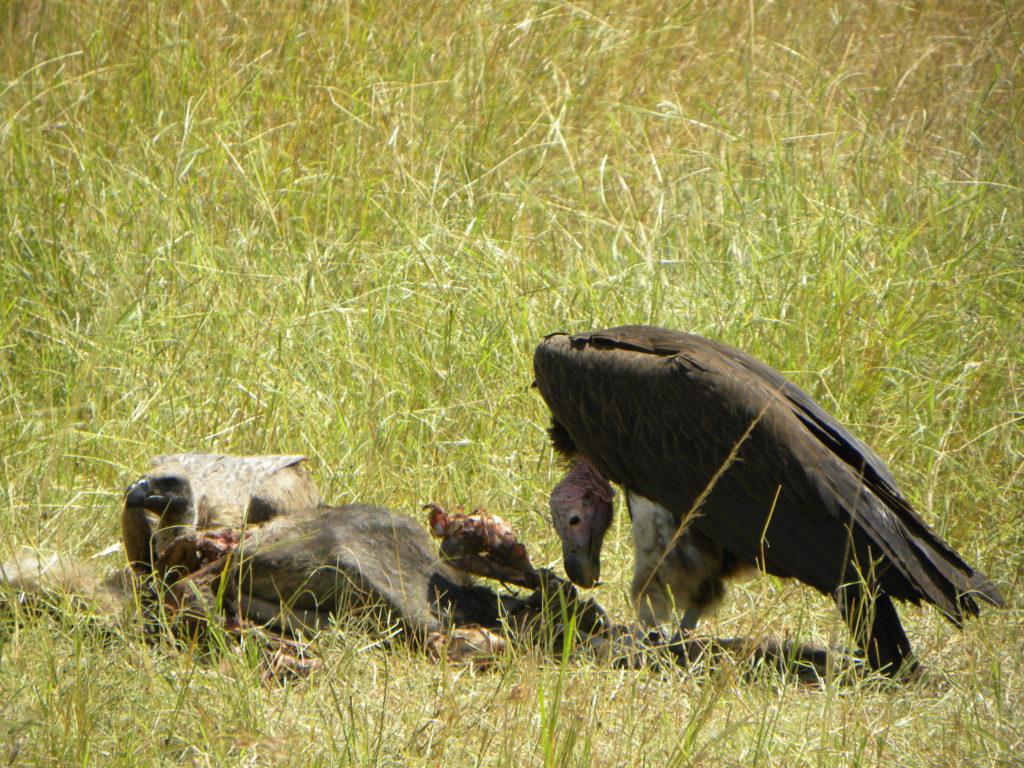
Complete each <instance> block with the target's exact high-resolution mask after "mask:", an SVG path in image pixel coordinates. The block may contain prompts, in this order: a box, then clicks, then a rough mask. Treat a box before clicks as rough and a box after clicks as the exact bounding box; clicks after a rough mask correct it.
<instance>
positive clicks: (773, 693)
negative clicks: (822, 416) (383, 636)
mask: <svg viewBox="0 0 1024 768" xmlns="http://www.w3.org/2000/svg"><path fill="white" fill-rule="evenodd" d="M1022 46H1024V8H1022V7H1021V6H1019V5H1018V4H1016V3H1014V2H1005V1H1004V2H999V1H998V0H957V1H956V2H953V1H952V0H922V1H921V2H896V1H895V0H877V2H862V3H849V4H830V3H824V2H811V3H793V2H764V1H763V0H750V2H745V3H711V2H706V1H705V0H694V1H692V2H675V3H670V2H659V1H658V0H638V2H632V3H626V2H614V1H610V0H609V1H602V0H598V1H596V2H587V3H568V2H555V1H552V2H545V1H540V0H538V1H529V2H509V1H508V0H491V1H489V2H466V3H464V2H430V3H387V2H380V3H376V2H348V3H331V2H315V1H304V0H276V2H273V3H265V2H257V1H256V0H239V1H238V2H229V3H220V2H213V1H212V0H174V1H170V2H139V1H138V0H104V1H103V2H100V1H99V0H63V1H50V2H48V1H47V0H7V1H6V2H3V3H0V445H2V452H0V559H4V558H7V557H8V556H11V555H12V554H13V553H14V552H15V551H16V548H17V547H19V546H21V545H23V544H32V545H34V546H38V547H40V548H42V549H43V550H45V551H53V552H69V553H72V554H75V555H76V556H79V557H90V556H92V555H94V554H95V553H97V552H101V551H103V550H104V549H106V548H107V547H108V546H109V545H110V544H112V543H114V542H116V541H117V538H118V534H119V526H118V510H119V505H120V503H121V494H122V493H123V490H124V487H125V486H126V485H127V483H128V482H129V481H130V480H131V479H132V478H133V477H134V476H135V475H136V474H137V473H138V472H139V471H141V470H142V469H144V468H145V467H146V464H147V460H148V458H149V457H150V456H153V455H156V454H158V453H164V452H171V451H179V450H189V449H202V450H216V451H222V452H229V453H257V452H279V453H305V454H307V455H308V456H310V457H311V469H312V471H313V473H314V474H315V475H316V477H317V478H318V480H319V482H320V484H321V487H322V489H323V492H324V496H325V497H326V498H327V499H329V500H331V501H335V502H338V503H341V502H348V501H365V502H373V503H378V504H384V505H388V506H391V507H393V508H395V509H398V510H404V511H408V512H410V513H413V514H418V510H419V507H420V505H421V504H422V503H424V502H427V501H437V502H440V503H442V504H446V505H448V504H457V503H464V504H467V505H468V506H471V507H476V506H483V507H486V508H488V509H489V510H491V511H493V512H496V513H499V514H501V515H502V516H504V517H506V518H507V519H509V520H511V521H512V522H513V523H514V524H515V525H516V527H517V528H518V529H519V531H520V532H521V534H522V537H523V539H524V540H525V541H526V542H527V543H528V544H529V546H530V547H531V551H532V552H534V559H535V560H536V561H538V562H539V563H540V564H547V565H552V566H557V564H558V560H559V554H560V553H559V548H558V546H557V543H556V541H555V537H554V534H553V532H552V531H551V529H550V526H549V525H548V523H547V519H546V506H547V502H546V494H547V491H548V489H549V488H550V487H551V485H552V484H553V482H554V481H555V480H556V479H557V477H558V476H559V475H560V472H561V467H560V466H559V465H558V463H557V462H556V460H555V457H554V455H553V453H552V451H551V449H550V448H549V446H548V444H547V440H546V437H545V434H544V429H545V427H546V418H547V416H546V411H545V409H544V407H543V404H542V403H541V402H540V398H539V397H538V396H537V394H536V393H535V392H533V391H531V389H530V387H529V385H530V382H531V369H530V355H531V351H532V348H533V345H534V344H535V343H536V341H537V340H538V339H539V338H540V337H541V336H542V335H543V334H544V333H546V332H549V331H553V330H583V329H587V328H592V327H604V326H608V325H617V324H622V323H633V322H638V323H654V324H659V325H665V326H669V327H673V328H678V329H681V330H688V331H692V332H696V333H700V334H703V335H706V336H710V337H713V338H716V339H719V340H722V341H724V342H726V343H729V344H732V345H734V346H738V347H740V348H743V349H745V350H747V351H749V352H751V353H753V354H754V355H756V356H758V357H760V358H762V359H764V360H766V361H767V362H769V363H770V364H772V365H773V366H774V367H776V368H778V369H780V370H782V371H784V372H786V373H787V375H789V376H790V378H791V379H792V380H793V381H795V382H796V383H797V384H798V385H800V386H801V387H803V388H805V389H806V390H808V391H809V392H810V393H812V394H813V395H814V396H815V397H816V398H818V399H819V401H820V402H822V403H823V404H824V405H825V406H826V408H828V409H829V410H830V411H832V412H833V413H835V414H836V415H837V416H838V417H840V418H841V419H842V420H844V421H845V422H846V423H848V424H850V425H852V427H853V429H854V431H855V432H856V433H857V434H858V435H859V436H861V437H863V438H864V439H865V440H866V441H867V442H868V443H869V444H871V445H872V446H873V447H874V448H875V450H876V451H877V452H878V453H879V454H880V455H881V456H882V457H883V458H884V459H885V460H886V461H887V462H889V464H890V466H891V467H892V468H893V470H894V472H895V474H896V475H897V477H899V478H900V480H901V483H902V485H903V486H904V488H905V490H906V492H907V494H908V496H909V497H910V498H911V499H912V500H913V501H914V503H915V504H916V505H917V506H918V507H919V508H920V510H921V511H922V513H923V514H924V516H925V517H926V518H927V519H928V520H929V521H930V522H931V523H932V524H933V525H934V526H935V527H936V528H937V529H938V530H939V531H940V532H941V533H942V534H943V535H944V536H945V537H946V538H947V539H948V540H949V541H950V542H951V543H953V544H954V545H955V546H956V547H957V549H958V550H959V551H960V552H961V553H962V554H963V555H964V556H965V557H966V558H967V559H968V560H969V561H970V562H971V563H973V564H975V565H977V566H978V567H979V568H980V570H982V571H983V572H985V573H986V574H987V575H988V576H990V577H991V578H992V579H993V580H995V581H996V582H997V583H998V584H999V585H1000V586H1001V588H1002V589H1003V591H1004V593H1005V594H1006V595H1007V597H1008V598H1009V604H1008V606H1007V607H1006V608H1005V609H1003V610H995V609H990V610H987V611H985V613H984V615H983V616H982V617H981V618H980V619H979V620H977V621H972V622H970V623H969V624H968V625H967V626H966V627H965V628H964V630H963V631H962V632H961V631H958V630H957V629H956V628H954V627H952V626H951V625H949V624H948V623H947V622H945V621H944V620H943V619H942V617H941V616H940V615H939V614H938V613H937V612H936V611H934V610H917V609H914V608H912V607H907V608H905V609H903V615H904V616H905V617H906V625H907V629H908V632H909V634H910V636H911V638H912V640H913V641H914V643H915V646H916V648H917V649H918V650H919V653H920V656H921V659H922V662H923V664H924V665H925V667H926V673H925V674H924V675H923V676H922V678H921V679H920V680H918V681H917V682H914V683H911V684H909V685H905V686H901V687H895V688H892V687H887V686H879V685H877V684H874V683H871V682H867V683H863V684H853V685H842V686H841V685H829V686H825V687H824V688H823V689H821V690H817V689H814V690H808V689H806V688H803V687H801V686H799V685H796V684H794V683H791V682H789V681H786V680H783V679H772V678H769V679H767V680H763V681H758V682H747V681H744V680H743V679H742V678H741V676H740V675H738V674H737V673H735V672H731V671H730V670H728V669H727V670H724V671H723V672H721V673H720V674H717V675H714V676H711V677H706V676H695V675H691V674H689V673H687V672H685V671H683V670H671V671H667V672H666V671H662V672H657V673H656V672H643V671H641V672H637V671H624V670H614V669H609V668H607V667H604V666H601V665H598V664H591V663H588V662H586V661H578V662H574V661H570V662H568V663H561V662H560V660H558V659H545V658H543V657H541V656H540V655H538V654H533V653H519V654H513V655H512V656H510V657H508V658H506V659H504V660H503V661H501V662H500V663H499V664H498V665H497V667H496V668H495V669H493V670H491V671H488V672H483V673H481V672H476V671H474V670H472V669H468V668H465V667H454V666H446V665H436V664H431V663H428V662H426V660H425V659H424V657H423V656H422V655H420V654H418V653H416V652H412V651H408V650H405V649H402V648H398V649H392V650H389V651H385V650H382V649H380V648H379V647H375V645H374V640H373V638H370V637H365V636H360V635H354V634H352V633H348V632H345V631H344V628H343V627H342V628H339V630H338V631H337V632H335V633H331V634H329V635H328V636H327V637H324V638H323V639H322V640H320V641H319V642H320V649H321V653H322V656H323V658H324V659H325V668H324V670H322V671H321V672H319V673H317V674H316V675H314V676H312V677H311V678H309V679H307V680H304V681H300V682H296V683H291V684H286V685H267V684H265V683H263V682H261V680H260V677H259V671H258V663H257V661H258V660H257V655H256V654H254V653H252V652H250V651H251V649H248V648H247V647H242V648H236V647H234V646H232V645H230V644H229V645H228V646H227V647H226V649H225V650H224V651H223V652H221V653H218V654H214V655H213V656H212V657H211V656H210V655H206V654H203V653H201V652H200V650H199V649H197V648H190V647H185V648H182V649H175V648H172V647H171V646H169V645H168V644H167V643H151V642H147V641H146V639H145V638H144V637H143V636H142V633H141V631H140V630H139V629H138V628H137V627H136V626H135V625H134V624H133V623H131V622H127V621H126V622H122V623H121V624H118V625H117V626H116V627H115V628H114V629H108V630H106V631H98V630H97V628H96V625H97V622H96V620H95V617H94V616H92V615H91V613H90V610H89V609H88V607H85V608H83V607H81V606H79V605H75V604H68V605H64V606H62V607H63V608H64V609H65V610H62V611H59V612H57V613H49V612H47V613H42V614H34V613H30V612H28V611H23V610H21V609H20V608H18V607H17V606H16V605H15V606H14V607H13V608H9V610H8V611H7V612H6V613H5V614H4V615H3V617H0V633H2V635H0V637H2V639H0V763H4V762H5V761H6V763H7V764H12V765H103V766H143V765H157V764H168V763H171V764H174V763H183V764H188V765H217V766H222V765H303V766H317V765H324V766H328V765H330V766H333V765H382V766H389V765H451V766H466V765H502V766H505V765H544V766H554V765H567V766H576V765H579V766H590V765H594V766H612V765H628V766H636V765H650V766H662V765H679V766H686V765H693V766H712V765H731V766H798V765H808V766H840V765H842V766H853V765H857V766H869V765H886V766H959V765H1000V766H1009V765H1022V764H1024V763H1022V755H1024V718H1022V714H1021V713H1022V712H1024V632H1022V626H1024V622H1022V615H1021V611H1020V608H1019V605H1020V598H1019V595H1020V592H1021V580H1022V574H1024V554H1022V553H1024V535H1022V533H1021V530H1022V510H1024V482H1022V472H1024V439H1022V437H1021V414H1022V410H1024V403H1022V400H1024V353H1022V350H1024V320H1022V310H1024V216H1022V210H1024V130H1022V128H1024V77H1022V74H1024V73H1022V67H1024V49H1022ZM605 552H606V556H605V573H604V578H605V583H604V584H603V586H601V587H599V588H598V590H597V593H596V595H595V596H596V597H597V598H598V599H599V600H600V601H601V602H602V603H603V604H604V605H605V606H606V607H608V608H609V610H610V611H611V612H612V613H613V614H614V615H615V616H616V617H619V618H623V619H625V618H627V617H628V615H629V606H628V600H627V597H626V592H627V588H628V581H629V573H630V569H631V553H630V542H629V530H628V520H627V519H625V515H624V512H623V511H622V510H621V509H620V510H619V514H618V517H617V522H616V524H615V527H614V530H613V532H612V534H611V535H610V537H609V540H608V542H607V544H606V546H605ZM119 557H121V556H119V555H118V554H116V553H115V554H109V555H106V556H104V557H102V558H99V559H97V560H96V562H97V564H99V565H101V566H102V567H105V568H113V567H116V566H117V565H118V564H119V562H120V561H119ZM702 629H703V630H706V631H708V632H713V633H715V634H717V635H721V636H738V635H751V636H765V635H771V636H776V637H786V636H791V637H798V638H801V639H806V640H809V641H817V642H825V643H834V644H836V645H843V644H844V643H846V642H847V637H846V634H845V629H844V628H843V625H842V622H841V620H840V619H839V618H838V616H837V615H836V613H835V610H834V607H833V606H832V605H831V603H829V602H828V601H827V600H824V599H823V598H821V597H820V596H819V595H817V594H814V593H812V592H811V591H810V590H808V589H806V588H804V587H801V586H800V585H798V584H796V583H792V582H782V581H778V580H774V579H770V578H760V579H754V580H752V581H750V582H747V583H744V584H740V585H738V586H737V587H736V588H735V589H733V590H732V592H731V594H730V597H729V598H728V599H727V600H726V603H725V605H724V606H723V607H722V609H721V610H720V611H719V612H718V614H717V615H716V616H715V617H714V619H713V620H711V621H710V622H708V623H707V624H705V625H704V626H703V628H702Z"/></svg>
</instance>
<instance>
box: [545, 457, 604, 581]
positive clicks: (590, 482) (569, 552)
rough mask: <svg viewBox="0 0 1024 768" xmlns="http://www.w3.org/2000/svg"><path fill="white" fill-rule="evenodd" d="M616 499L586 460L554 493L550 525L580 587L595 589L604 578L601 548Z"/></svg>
mask: <svg viewBox="0 0 1024 768" xmlns="http://www.w3.org/2000/svg"><path fill="white" fill-rule="evenodd" d="M614 497H615V491H614V489H613V488H612V487H611V485H610V484H609V483H608V481H607V480H605V479H604V477H602V476H601V473H600V472H598V471H597V468H596V467H594V465H593V464H591V463H590V461H589V459H586V458H583V457H581V458H579V459H577V460H576V463H575V464H573V466H572V469H570V470H569V473H568V474H567V475H566V476H565V477H564V478H562V481H561V482H560V483H559V484H558V485H556V486H555V488H554V490H552V491H551V522H552V523H553V524H554V526H555V531H556V532H557V533H558V537H559V538H560V539H561V540H562V560H563V562H564V565H565V573H566V575H568V577H569V579H570V580H571V581H572V582H573V583H574V584H577V585H578V586H581V587H585V588H586V587H592V586H594V585H595V584H597V582H598V580H599V579H600V578H601V545H602V544H603V543H604V535H605V532H607V530H608V527H609V526H610V525H611V522H612V499H613V498H614Z"/></svg>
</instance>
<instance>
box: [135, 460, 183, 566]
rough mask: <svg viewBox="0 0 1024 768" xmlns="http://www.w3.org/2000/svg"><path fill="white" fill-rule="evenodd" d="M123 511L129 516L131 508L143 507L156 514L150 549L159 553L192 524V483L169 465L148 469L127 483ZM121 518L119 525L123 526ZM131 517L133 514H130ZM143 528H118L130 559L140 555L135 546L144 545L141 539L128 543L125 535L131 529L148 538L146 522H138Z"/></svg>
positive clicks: (181, 472)
mask: <svg viewBox="0 0 1024 768" xmlns="http://www.w3.org/2000/svg"><path fill="white" fill-rule="evenodd" d="M124 506H125V514H126V516H128V517H129V518H130V517H131V513H130V512H129V510H132V509H144V510H146V512H149V513H152V514H154V515H157V517H158V518H159V519H158V521H157V523H156V530H155V531H153V542H152V544H153V552H154V554H156V555H159V554H160V553H161V552H162V551H163V550H164V549H165V548H166V547H167V545H168V544H170V543H171V542H172V541H174V539H176V538H177V537H178V536H181V535H183V534H185V533H187V532H189V531H191V530H194V529H195V526H196V519H197V514H196V502H195V495H194V494H193V492H192V483H190V482H189V479H188V475H187V474H186V473H185V472H184V471H180V470H177V469H173V468H166V469H159V470H155V471H153V472H150V473H149V474H148V475H146V476H145V477H142V478H140V479H139V480H137V481H135V482H134V483H132V484H131V485H130V486H128V490H127V491H126V492H125V497H124ZM124 519H126V518H123V519H122V528H123V527H124ZM131 519H135V518H131ZM142 529H143V530H138V531H124V530H123V531H122V533H123V535H124V536H125V539H126V542H125V548H126V549H127V550H131V551H129V553H128V555H129V557H130V558H131V559H132V560H136V559H138V558H139V557H140V555H139V553H138V552H136V551H135V550H136V549H138V548H139V547H143V548H145V547H146V543H145V542H144V541H139V542H137V543H133V544H132V545H129V544H128V542H127V539H128V538H130V537H131V536H132V535H133V533H134V534H136V535H138V536H142V537H143V539H145V538H148V533H147V532H148V531H149V530H150V528H149V526H148V525H143V526H142Z"/></svg>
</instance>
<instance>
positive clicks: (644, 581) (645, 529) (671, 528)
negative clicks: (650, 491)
mask: <svg viewBox="0 0 1024 768" xmlns="http://www.w3.org/2000/svg"><path fill="white" fill-rule="evenodd" d="M626 503H627V504H628V505H629V514H630V516H631V517H632V518H633V550H634V558H635V565H634V570H633V583H632V585H631V588H630V597H631V598H632V600H633V605H634V606H635V608H636V611H637V615H638V617H639V619H640V621H641V622H642V623H644V624H645V625H647V626H657V625H658V624H664V623H667V622H670V621H671V620H672V618H673V615H674V614H676V613H684V617H683V622H682V628H683V629H685V630H690V629H693V628H694V626H696V624H697V619H698V618H699V617H700V615H701V613H702V609H703V608H705V607H706V604H707V589H706V586H705V584H706V582H707V581H708V580H709V579H714V578H715V577H716V575H717V572H718V569H719V567H720V563H719V562H718V558H717V557H714V555H711V556H705V554H704V553H703V552H701V550H700V549H698V548H697V547H696V546H695V545H694V541H693V539H692V537H691V535H690V534H688V533H687V532H686V531H683V532H682V534H681V535H680V536H679V537H678V539H676V541H675V542H674V543H673V539H674V538H675V537H676V529H677V528H678V526H679V521H678V520H677V519H676V517H675V515H673V514H672V513H671V512H670V511H668V510H667V509H665V507H663V506H661V505H660V504H657V503H655V502H653V501H651V500H650V499H647V498H645V497H643V496H641V495H640V494H638V493H635V492H634V491H627V494H626Z"/></svg>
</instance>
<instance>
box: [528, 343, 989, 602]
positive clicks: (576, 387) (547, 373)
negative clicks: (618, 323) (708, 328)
mask: <svg viewBox="0 0 1024 768" xmlns="http://www.w3.org/2000/svg"><path fill="white" fill-rule="evenodd" d="M534 370H535V374H536V381H537V386H538V387H539V389H540V392H541V394H542V396H543V397H544V400H545V401H546V402H547V404H548V406H549V407H550V409H551V412H552V416H553V419H554V422H555V424H556V425H557V426H556V428H555V431H556V432H560V431H563V430H564V433H565V434H567V435H568V437H569V438H571V442H572V443H573V444H574V446H575V448H576V450H577V451H578V452H579V453H581V454H584V455H586V456H587V457H588V458H590V459H591V461H593V462H594V464H595V465H596V466H597V467H598V469H599V470H601V472H602V473H603V474H605V475H606V476H607V477H608V478H609V479H610V480H613V481H615V482H618V483H620V484H622V485H625V486H626V487H628V488H630V489H632V490H634V491H635V492H637V493H639V494H642V495H643V496H646V497H648V498H650V499H652V500H654V501H656V502H658V503H660V504H662V505H663V506H665V507H666V508H668V509H670V510H671V511H672V512H673V513H674V514H676V515H678V516H680V518H682V517H683V516H686V515H690V514H693V519H692V524H693V525H694V526H695V527H696V528H697V529H698V530H700V531H701V532H703V533H705V534H706V535H708V536H710V537H711V538H713V539H715V540H716V541H718V542H719V543H720V544H721V545H722V546H723V547H725V548H726V549H727V550H729V551H730V552H732V553H733V554H734V555H736V556H737V557H738V558H739V559H740V560H741V561H746V562H754V561H756V562H758V563H760V564H761V565H762V567H763V568H764V569H765V570H767V571H768V572H769V573H773V574H776V575H779V576H790V577H794V578H798V579H800V580H801V581H803V582H805V583H807V584H809V585H811V586H814V587H816V588H817V589H819V590H821V591H822V592H824V593H826V594H829V595H832V594H834V593H835V590H836V589H837V588H838V587H839V586H840V585H841V584H843V583H846V582H848V581H852V580H856V579H857V578H858V569H860V570H861V571H863V572H865V573H864V575H865V576H868V577H869V580H870V581H872V582H873V583H876V584H878V585H879V586H880V587H881V588H882V589H883V591H884V592H886V593H887V594H888V595H890V596H892V597H897V598H900V599H903V600H910V601H912V602H915V603H916V602H920V600H921V599H924V600H927V601H928V602H931V603H934V604H935V605H937V606H938V607H939V608H941V609H942V610H943V611H944V612H945V613H946V615H947V616H948V617H949V618H951V619H952V620H954V621H959V620H960V618H962V616H963V615H964V614H965V613H968V614H974V613H976V612H977V610H978V605H977V602H976V600H975V599H974V598H975V597H980V598H982V599H984V600H987V601H988V602H992V603H996V604H998V603H999V602H1001V598H1000V596H999V593H998V591H997V590H996V589H995V587H994V586H992V584H990V583H989V582H988V581H987V580H986V579H985V578H984V577H983V576H981V575H980V574H978V573H976V572H975V571H974V570H972V569H971V568H970V566H968V565H967V564H966V563H965V562H964V561H963V560H962V559H961V558H960V557H959V556H958V555H957V553H956V552H954V551H953V549H952V548H951V547H949V545H947V544H946V543H945V542H944V541H943V540H942V539H941V538H940V537H939V536H938V535H937V534H936V533H935V532H934V531H932V530H931V529H930V528H929V527H928V525H927V524H926V523H925V522H924V521H923V520H922V519H921V518H920V517H919V516H918V515H917V514H916V513H915V512H914V510H913V509H912V508H911V506H910V504H909V503H908V502H907V501H906V499H905V498H904V497H903V495H902V494H901V493H900V491H899V488H898V486H897V484H896V481H895V479H894V478H893V477H892V474H891V473H890V472H889V470H888V469H887V468H886V467H885V465H884V464H883V463H882V461H881V459H879V458H878V457H877V456H876V455H875V454H874V453H873V452H872V451H871V449H869V448H868V447H867V446H866V445H865V444H864V443H863V442H861V441H860V440H858V439H857V438H855V437H853V435H851V434H850V433H849V432H848V431H847V430H846V429H845V428H844V427H843V426H842V425H841V424H840V423H839V422H838V421H836V420H835V419H834V418H832V417H831V416H829V415H828V414H827V413H825V411H823V410H822V409H821V408H820V407H819V406H818V405H817V404H816V403H815V402H814V401H813V400H812V399H811V398H810V397H809V396H808V395H807V394H806V393H804V392H802V391H801V390H800V389H798V388H797V387H795V386H793V385H792V384H791V383H790V382H788V381H786V379H784V378H783V377H782V376H781V374H779V373H777V372H776V371H774V370H772V369H771V368H769V367H768V366H766V365H765V364H764V363H761V362H760V361H758V360H756V359H754V358H752V357H750V356H749V355H747V354H745V353H743V352H740V351H739V350H736V349H732V348H731V347H727V346H725V345H723V344H719V343H717V342H713V341H709V340H707V339H703V338H701V337H699V336H692V335H689V334H684V333H679V332H675V331H669V330H664V329H660V328H649V327H644V326H624V327H620V328H612V329H609V330H605V331H596V332H593V333H586V334H579V335H575V336H570V335H567V334H552V335H551V336H548V337H547V338H546V339H545V340H544V341H543V342H541V344H540V345H539V346H538V347H537V350H536V353H535V355H534ZM564 437H565V436H564V435H563V436H562V440H561V442H565V439H564ZM563 447H564V446H563ZM715 478H717V479H715ZM701 497H703V501H702V503H701V505H700V507H699V509H697V510H696V511H694V505H695V503H696V502H697V500H698V499H699V498H701ZM851 544H852V546H851ZM868 570H872V571H873V572H872V573H871V574H867V573H866V572H867V571H868Z"/></svg>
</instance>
